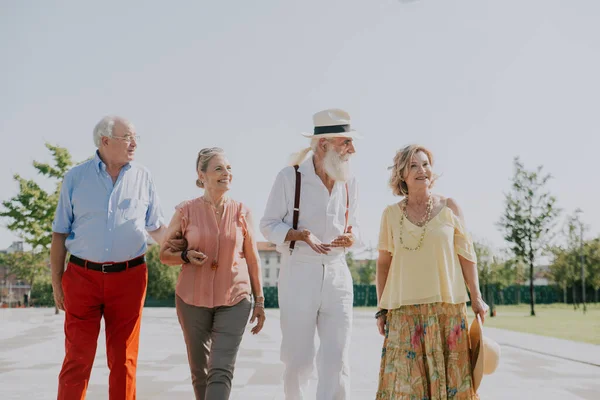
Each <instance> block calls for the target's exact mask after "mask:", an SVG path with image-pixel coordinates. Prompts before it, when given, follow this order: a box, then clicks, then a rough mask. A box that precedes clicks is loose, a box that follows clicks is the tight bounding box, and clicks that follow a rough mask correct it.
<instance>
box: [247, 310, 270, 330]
mask: <svg viewBox="0 0 600 400" xmlns="http://www.w3.org/2000/svg"><path fill="white" fill-rule="evenodd" d="M266 319H267V317H266V316H265V308H264V307H254V311H252V318H251V319H250V323H251V324H253V323H254V320H256V325H255V326H254V328H252V331H251V332H252V334H253V335H256V334H257V333H258V332H260V331H261V330H262V328H263V325H264V324H265V320H266Z"/></svg>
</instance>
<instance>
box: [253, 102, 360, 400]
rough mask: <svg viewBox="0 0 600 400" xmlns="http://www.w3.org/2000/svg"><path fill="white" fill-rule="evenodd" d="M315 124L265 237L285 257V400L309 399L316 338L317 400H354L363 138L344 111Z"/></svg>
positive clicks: (270, 214) (275, 197)
mask: <svg viewBox="0 0 600 400" xmlns="http://www.w3.org/2000/svg"><path fill="white" fill-rule="evenodd" d="M313 121H314V126H315V127H314V132H313V133H311V134H304V136H306V137H308V138H310V139H311V143H310V147H308V148H306V149H304V150H302V151H300V152H298V153H296V154H295V155H294V156H293V157H292V160H291V162H290V164H291V166H289V167H286V168H284V169H283V170H281V171H280V172H279V174H278V175H277V178H276V179H275V183H274V185H273V188H272V189H271V194H270V195H269V200H268V202H267V206H266V210H265V214H264V216H263V218H262V219H261V221H260V229H261V232H262V233H263V235H264V236H265V237H266V238H267V240H269V241H270V242H272V243H275V244H276V245H277V250H278V251H279V252H280V253H281V254H282V255H283V260H282V264H283V265H282V268H281V271H280V274H279V282H278V287H279V308H280V312H281V314H280V315H281V319H280V321H281V333H282V342H281V361H282V362H283V363H284V364H285V370H284V376H283V379H284V390H285V397H286V399H287V400H297V399H303V398H305V397H304V396H306V394H305V393H304V392H305V389H306V386H307V384H308V380H309V378H310V376H311V374H312V371H313V363H314V358H315V331H317V332H318V334H319V339H320V346H319V351H318V354H317V370H318V384H317V400H333V399H335V400H343V399H347V398H349V397H350V368H349V359H348V358H349V357H348V356H349V355H348V349H349V345H350V334H351V329H352V303H353V299H354V293H353V285H352V276H351V274H350V271H349V270H348V265H347V264H346V258H345V253H346V248H349V247H353V248H355V247H361V246H362V243H361V241H360V234H359V229H358V228H359V227H358V221H357V215H358V189H357V185H356V180H355V179H354V178H352V177H351V175H350V158H351V156H352V155H353V154H354V152H355V149H354V143H353V139H354V138H358V135H357V133H356V131H354V130H351V129H350V116H349V115H348V113H346V112H345V111H343V110H339V109H331V110H324V111H320V112H318V113H316V114H315V115H314V116H313ZM311 151H312V152H313V154H312V156H311V157H308V158H307V155H308V154H309V152H311Z"/></svg>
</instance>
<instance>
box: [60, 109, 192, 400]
mask: <svg viewBox="0 0 600 400" xmlns="http://www.w3.org/2000/svg"><path fill="white" fill-rule="evenodd" d="M138 140H139V136H137V135H136V134H135V129H134V127H133V125H131V124H130V123H129V122H128V121H126V120H125V119H123V118H120V117H105V118H103V119H102V120H101V121H100V122H99V123H98V124H97V125H96V127H95V129H94V143H95V145H96V147H97V148H98V150H97V151H96V153H95V155H94V157H93V158H92V159H90V160H88V161H86V162H84V163H82V164H80V165H77V166H76V167H74V168H72V169H71V170H70V171H69V172H68V173H67V174H66V175H65V178H64V181H63V184H62V188H61V193H60V198H59V202H58V207H57V209H56V214H55V217H54V222H53V224H52V230H53V233H52V246H51V254H50V259H51V265H52V286H53V289H54V300H55V303H56V306H57V307H58V308H59V309H61V310H64V311H65V326H64V329H65V336H66V338H65V358H64V362H63V365H62V370H61V372H60V375H59V385H58V399H83V398H85V392H86V389H87V386H88V383H89V379H90V374H91V371H92V365H93V364H94V358H95V355H96V345H97V342H98V335H99V333H100V321H101V319H102V317H104V323H105V328H106V329H105V330H106V355H107V358H108V367H109V369H110V376H109V398H110V399H111V400H115V399H128V400H132V399H135V395H136V390H135V381H136V366H137V358H138V347H139V333H140V323H141V317H142V308H143V305H144V299H145V297H146V284H147V280H148V272H147V269H146V262H145V258H144V253H145V252H146V242H147V235H146V232H149V234H150V236H152V238H153V239H154V240H155V241H157V242H159V243H161V242H162V241H163V239H164V238H163V236H164V234H165V232H166V227H165V226H164V219H163V216H162V212H161V209H160V205H159V199H158V196H157V194H156V188H155V186H154V181H153V179H152V176H151V175H150V172H149V171H148V170H147V169H146V168H144V167H143V166H141V165H139V164H136V163H134V162H133V159H134V155H135V151H136V149H137V144H138ZM178 245H179V246H182V247H184V245H183V244H182V243H179V244H178ZM67 251H68V252H69V253H70V258H69V263H68V265H67V268H66V270H65V268H64V266H65V259H66V255H67Z"/></svg>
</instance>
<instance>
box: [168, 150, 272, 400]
mask: <svg viewBox="0 0 600 400" xmlns="http://www.w3.org/2000/svg"><path fill="white" fill-rule="evenodd" d="M196 170H197V171H198V180H197V181H196V184H197V185H198V186H199V187H200V188H203V189H204V195H203V196H201V197H198V198H196V199H194V200H189V201H185V202H183V203H182V204H180V205H179V206H177V207H176V210H177V211H176V212H175V215H173V218H172V219H171V223H170V224H169V231H168V233H167V237H173V236H176V235H177V233H178V232H181V233H182V234H183V236H184V237H185V239H186V240H187V243H188V247H187V249H186V250H183V251H176V250H174V249H173V248H171V247H170V246H169V245H168V244H167V243H165V244H164V245H163V246H162V248H161V253H160V259H161V262H163V263H164V264H167V265H182V267H181V273H180V274H179V279H178V281H177V287H176V290H175V294H176V307H177V316H178V318H179V323H180V325H181V329H182V330H183V336H184V339H185V343H186V346H187V353H188V360H189V363H190V370H191V374H192V384H193V386H194V392H195V394H196V399H202V400H204V399H210V400H221V399H228V398H229V393H230V391H231V381H232V379H233V371H234V364H235V359H236V356H237V352H238V348H239V345H240V342H241V340H242V335H243V333H244V329H245V327H246V324H247V322H248V316H249V315H250V310H251V308H252V305H251V301H250V297H251V295H253V296H254V300H255V302H254V308H253V312H252V318H251V320H250V323H253V322H254V321H255V320H256V321H257V323H256V325H255V326H254V327H253V328H252V333H253V334H257V333H258V332H260V330H261V329H262V327H263V324H264V322H265V310H264V297H263V292H262V282H261V271H260V261H259V257H258V250H257V247H256V241H255V236H254V232H253V228H252V227H253V224H252V218H251V214H250V210H249V209H248V208H247V207H246V206H244V205H243V204H242V203H240V202H237V201H235V200H233V199H230V198H228V197H227V196H226V193H227V192H228V191H229V189H230V186H231V179H232V173H231V166H230V165H229V162H228V161H227V158H226V157H225V154H224V152H223V150H222V149H220V148H207V149H202V150H201V151H200V153H198V159H197V160H196Z"/></svg>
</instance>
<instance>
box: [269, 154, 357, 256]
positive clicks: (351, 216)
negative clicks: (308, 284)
mask: <svg viewBox="0 0 600 400" xmlns="http://www.w3.org/2000/svg"><path fill="white" fill-rule="evenodd" d="M298 170H299V172H300V174H301V175H302V186H301V188H300V215H299V218H298V228H297V229H298V230H299V231H302V230H303V229H308V230H309V231H310V232H311V233H312V234H313V235H315V236H316V237H317V238H318V239H319V240H321V242H323V243H331V242H332V241H333V240H334V239H335V238H337V237H338V236H340V235H342V234H344V226H345V224H346V185H345V183H344V182H339V181H338V182H336V183H335V184H334V186H333V189H332V191H331V195H330V194H329V191H328V190H327V188H326V187H325V185H324V184H323V181H321V178H319V177H318V176H317V174H316V173H315V167H314V163H313V158H312V157H309V158H308V159H306V160H305V161H304V162H303V163H302V164H300V166H299V169H298ZM295 191H296V171H295V170H294V167H286V168H284V169H282V170H281V171H280V172H279V174H278V175H277V178H275V183H274V184H273V188H272V189H271V193H270V194H269V199H268V201H267V206H266V209H265V213H264V215H263V217H262V219H261V220H260V231H261V232H262V234H263V235H264V236H265V238H266V239H267V240H268V241H270V242H271V243H274V244H275V245H277V251H279V252H280V253H284V252H289V246H290V243H289V242H285V237H286V235H287V233H288V231H289V230H290V229H292V224H293V217H294V194H295ZM348 198H349V201H350V207H349V213H348V226H351V227H352V234H353V235H354V237H355V242H354V244H353V245H352V248H358V247H362V246H363V243H362V241H361V236H360V230H359V226H358V187H357V183H356V179H355V178H352V179H350V180H349V181H348ZM294 254H295V255H296V254H297V255H307V256H309V255H310V256H314V255H317V253H315V252H314V250H312V249H311V248H310V247H309V246H308V245H307V244H306V243H304V242H300V241H297V242H296V245H295V248H294ZM342 254H344V248H332V249H331V251H329V253H328V256H331V257H338V256H340V255H342Z"/></svg>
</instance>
